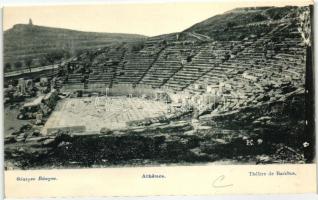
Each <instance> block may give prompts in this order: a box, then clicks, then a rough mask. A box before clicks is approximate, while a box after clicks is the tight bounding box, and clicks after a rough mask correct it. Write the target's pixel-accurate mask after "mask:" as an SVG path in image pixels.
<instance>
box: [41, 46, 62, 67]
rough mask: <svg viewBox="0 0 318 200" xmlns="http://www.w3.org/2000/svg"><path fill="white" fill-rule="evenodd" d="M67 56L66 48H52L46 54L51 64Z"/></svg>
mask: <svg viewBox="0 0 318 200" xmlns="http://www.w3.org/2000/svg"><path fill="white" fill-rule="evenodd" d="M64 56H65V51H64V50H58V49H57V50H52V51H51V52H49V53H47V54H46V55H45V59H46V60H47V61H48V63H49V64H54V62H55V61H58V60H61V59H62V58H63V57H64Z"/></svg>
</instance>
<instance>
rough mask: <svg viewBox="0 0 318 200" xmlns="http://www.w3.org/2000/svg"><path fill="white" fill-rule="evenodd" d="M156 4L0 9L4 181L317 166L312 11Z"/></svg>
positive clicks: (293, 7)
mask: <svg viewBox="0 0 318 200" xmlns="http://www.w3.org/2000/svg"><path fill="white" fill-rule="evenodd" d="M210 5H211V4H210ZM148 7H149V8H148ZM150 7H151V6H150V4H142V5H140V4H131V5H129V4H113V5H99V6H93V5H85V6H84V5H79V6H33V7H31V6H29V7H27V6H26V7H5V8H4V9H3V54H4V61H3V71H4V72H3V76H4V77H3V85H4V88H3V89H4V96H3V103H4V111H3V112H4V114H3V115H4V130H3V131H4V165H5V170H8V171H10V170H37V169H79V168H80V169H82V168H110V167H111V168H112V167H115V168H122V167H128V168H132V167H147V166H197V165H200V166H201V165H207V164H212V165H270V164H308V163H314V162H315V126H314V86H313V83H314V74H313V70H314V64H313V63H314V57H313V55H314V52H313V38H312V37H313V36H312V33H313V31H312V28H313V25H312V24H313V6H312V5H309V4H307V5H275V6H250V7H248V6H247V7H246V6H241V5H240V4H239V3H238V4H221V5H218V6H211V7H209V6H206V5H201V4H200V3H197V4H195V3H194V4H193V5H192V6H184V4H178V3H175V4H168V5H166V4H163V5H161V6H158V9H150ZM199 7H200V9H199ZM151 8H153V7H151ZM191 10H193V12H191Z"/></svg>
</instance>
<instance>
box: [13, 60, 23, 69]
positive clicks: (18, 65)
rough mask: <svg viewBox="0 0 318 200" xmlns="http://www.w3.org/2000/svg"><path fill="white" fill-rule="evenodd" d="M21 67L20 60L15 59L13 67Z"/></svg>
mask: <svg viewBox="0 0 318 200" xmlns="http://www.w3.org/2000/svg"><path fill="white" fill-rule="evenodd" d="M21 67H22V62H20V61H17V62H15V63H14V68H16V69H20V68H21Z"/></svg>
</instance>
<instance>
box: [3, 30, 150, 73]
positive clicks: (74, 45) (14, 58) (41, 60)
mask: <svg viewBox="0 0 318 200" xmlns="http://www.w3.org/2000/svg"><path fill="white" fill-rule="evenodd" d="M144 38H146V37H145V36H142V35H135V34H121V33H95V32H82V31H75V30H69V29H62V28H51V27H44V26H37V25H33V24H16V25H14V26H13V27H12V28H11V29H9V30H6V31H4V60H5V70H6V71H14V70H19V69H23V68H28V67H37V66H43V65H48V64H52V63H54V62H58V61H59V60H61V59H62V58H69V57H71V56H75V55H79V54H80V53H81V52H82V51H83V50H84V49H92V48H99V47H102V46H105V45H108V44H110V43H118V42H130V41H135V40H137V41H138V40H143V39H144Z"/></svg>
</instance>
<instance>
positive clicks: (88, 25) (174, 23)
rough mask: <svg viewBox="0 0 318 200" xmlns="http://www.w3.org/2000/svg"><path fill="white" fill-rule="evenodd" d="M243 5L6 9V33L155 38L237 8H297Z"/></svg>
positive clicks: (260, 3) (287, 0)
mask: <svg viewBox="0 0 318 200" xmlns="http://www.w3.org/2000/svg"><path fill="white" fill-rule="evenodd" d="M242 2H243V3H240V4H238V3H233V2H231V1H228V0H224V2H222V1H217V3H210V2H201V3H189V2H188V3H180V2H178V3H151V4H149V3H137V4H136V3H135V4H128V3H125V4H123V3H121V4H114V3H112V4H109V3H108V4H95V5H59V6H19V7H5V8H4V12H3V29H4V30H7V29H9V28H11V27H12V26H13V25H14V24H20V23H22V24H26V23H28V20H29V18H31V19H32V21H33V24H35V25H41V26H50V27H59V28H68V29H74V30H80V31H91V32H112V33H133V34H142V35H146V36H155V35H161V34H166V33H172V32H179V31H182V30H184V29H186V28H188V27H190V26H192V25H193V24H195V23H198V22H201V21H203V20H205V19H207V18H209V17H212V16H214V15H217V14H221V13H224V12H226V11H228V10H231V9H234V8H236V7H247V6H264V5H275V6H284V5H291V4H295V1H292V0H280V1H279V3H277V1H272V2H269V1H255V0H254V1H252V2H250V1H242ZM304 2H305V3H304ZM308 2H310V1H307V0H300V1H297V5H304V4H305V5H306V4H308Z"/></svg>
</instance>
